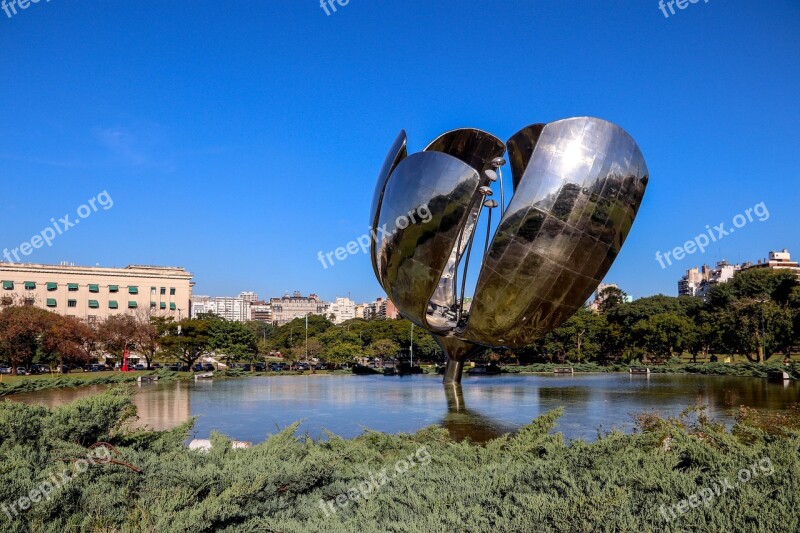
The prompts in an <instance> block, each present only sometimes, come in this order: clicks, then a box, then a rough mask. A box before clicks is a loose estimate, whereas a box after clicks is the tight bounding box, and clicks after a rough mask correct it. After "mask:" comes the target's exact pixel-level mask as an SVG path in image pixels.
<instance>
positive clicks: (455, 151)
mask: <svg viewBox="0 0 800 533" xmlns="http://www.w3.org/2000/svg"><path fill="white" fill-rule="evenodd" d="M425 151H426V152H443V153H445V154H449V155H451V156H453V157H455V158H456V159H460V160H461V161H463V162H465V163H466V164H468V165H469V166H471V167H472V168H474V169H475V170H477V171H478V172H483V171H484V170H486V169H489V168H491V163H492V160H493V159H495V158H496V157H502V155H503V154H504V153H505V152H506V145H505V144H503V141H501V140H500V139H498V138H497V137H495V136H494V135H492V134H491V133H486V132H485V131H481V130H478V129H475V128H462V129H458V130H453V131H448V132H447V133H445V134H443V135H440V136H439V137H438V138H437V139H436V140H435V141H433V142H432V143H430V144H429V145H428V147H427V148H425ZM481 177H483V176H481ZM484 185H485V184H484Z"/></svg>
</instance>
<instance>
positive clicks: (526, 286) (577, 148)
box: [461, 117, 648, 346]
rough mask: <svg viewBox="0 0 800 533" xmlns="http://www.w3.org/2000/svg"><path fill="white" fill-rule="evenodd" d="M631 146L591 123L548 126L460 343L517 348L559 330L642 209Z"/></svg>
mask: <svg viewBox="0 0 800 533" xmlns="http://www.w3.org/2000/svg"><path fill="white" fill-rule="evenodd" d="M647 181H648V171H647V166H646V164H645V162H644V158H643V156H642V154H641V151H640V150H639V147H638V146H637V145H636V143H635V142H634V140H633V139H632V138H631V137H630V136H629V135H628V134H627V133H626V132H625V131H624V130H622V129H621V128H619V127H618V126H616V125H614V124H611V123H610V122H606V121H604V120H600V119H596V118H587V117H583V118H572V119H567V120H561V121H558V122H553V123H551V124H548V125H547V126H545V127H544V128H543V130H542V132H541V135H540V136H539V139H538V142H537V143H536V145H535V148H534V149H533V152H532V153H531V157H530V160H529V162H528V164H527V167H526V169H525V172H524V174H523V176H522V178H521V179H520V180H519V183H518V187H517V189H516V191H515V193H514V196H513V198H512V199H511V202H510V204H509V206H508V209H507V211H506V214H505V216H504V217H503V219H502V220H501V222H500V224H499V226H498V229H497V232H496V234H495V236H494V239H493V241H492V244H491V246H490V248H489V251H488V254H487V257H486V260H485V262H484V265H483V268H482V270H481V273H480V276H479V278H478V285H477V288H476V291H475V298H474V300H473V305H472V310H471V314H470V318H469V321H468V324H467V327H466V331H464V332H463V334H462V335H461V338H463V339H465V340H467V341H471V342H476V343H482V344H489V345H494V346H522V345H526V344H529V343H531V342H532V341H534V340H535V339H537V338H539V337H542V336H543V335H544V334H545V333H547V332H548V331H550V330H552V329H554V328H556V327H558V326H559V325H560V324H561V323H563V322H564V321H565V320H566V319H567V318H569V317H570V316H572V314H574V312H575V311H576V310H577V309H578V308H579V307H580V306H581V305H583V303H584V302H585V301H586V299H587V298H588V297H589V295H591V293H592V292H594V290H595V289H596V288H597V285H598V284H599V283H600V281H602V279H603V277H604V276H605V274H606V273H607V272H608V269H609V268H610V267H611V264H612V263H613V261H614V259H616V257H617V255H618V254H619V251H620V249H621V247H622V244H623V242H624V241H625V238H626V237H627V235H628V232H629V231H630V229H631V226H632V224H633V220H634V218H635V216H636V213H637V211H638V209H639V205H640V204H641V201H642V197H643V196H644V191H645V188H646V186H647Z"/></svg>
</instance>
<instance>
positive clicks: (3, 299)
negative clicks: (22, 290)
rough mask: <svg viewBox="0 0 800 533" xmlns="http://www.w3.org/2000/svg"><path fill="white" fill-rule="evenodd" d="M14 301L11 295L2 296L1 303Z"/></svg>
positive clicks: (8, 303) (6, 303) (9, 303)
mask: <svg viewBox="0 0 800 533" xmlns="http://www.w3.org/2000/svg"><path fill="white" fill-rule="evenodd" d="M13 303H14V298H12V297H11V296H3V297H2V298H0V304H2V305H11V304H13Z"/></svg>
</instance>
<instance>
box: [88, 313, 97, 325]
mask: <svg viewBox="0 0 800 533" xmlns="http://www.w3.org/2000/svg"><path fill="white" fill-rule="evenodd" d="M86 321H87V322H88V323H89V324H95V323H96V322H97V315H89V316H88V317H86Z"/></svg>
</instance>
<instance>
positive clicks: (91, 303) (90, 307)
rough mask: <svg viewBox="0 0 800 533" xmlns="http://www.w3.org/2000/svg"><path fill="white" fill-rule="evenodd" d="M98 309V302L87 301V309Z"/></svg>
mask: <svg viewBox="0 0 800 533" xmlns="http://www.w3.org/2000/svg"><path fill="white" fill-rule="evenodd" d="M99 308H100V302H98V301H97V300H89V309H99Z"/></svg>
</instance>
